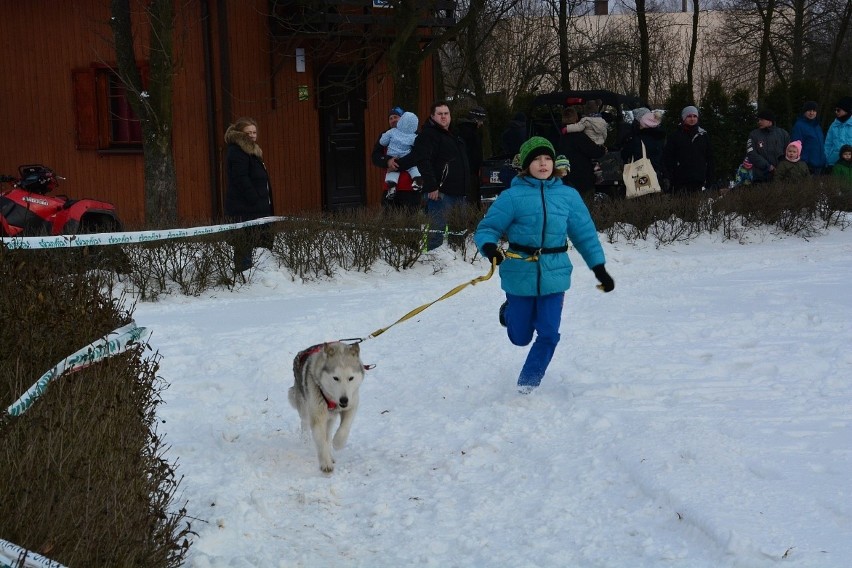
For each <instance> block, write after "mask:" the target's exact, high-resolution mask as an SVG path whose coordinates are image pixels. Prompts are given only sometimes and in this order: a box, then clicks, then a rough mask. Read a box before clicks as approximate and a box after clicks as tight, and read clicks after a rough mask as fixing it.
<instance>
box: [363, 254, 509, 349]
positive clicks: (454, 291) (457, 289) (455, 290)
mask: <svg viewBox="0 0 852 568" xmlns="http://www.w3.org/2000/svg"><path fill="white" fill-rule="evenodd" d="M496 267H497V262H496V261H494V260H492V261H491V269H490V270H489V271H488V274H485V275H483V276H479V277H477V278H474V279H473V280H471V281H470V282H465V283H464V284H459V285H458V286H456V287H455V288H453V289H452V290H450V291H449V292H447V293H446V294H444V295H443V296H441V297H440V298H438V299H437V300H434V301H432V302H429V303H428V304H423V305H422V306H420V307H419V308H415V309H413V310H411V311H410V312H408V313H407V314H405V315H404V316H402V317H401V318H399V319H398V320H396V321H395V322H393V323H392V324H390V325H389V326H387V327H383V328H381V329H377V330H376V331H374V332H373V333H371V334H370V335H369V336H367V338H366V339H372V338H374V337H378V336H380V335H381V334H383V333H384V332H386V331H387V330H389V329H390V328H392V327H393V326H395V325H396V324H398V323H402V322H404V321H405V320H407V319H411V318H413V317H414V316H416V315H417V314H419V313H420V312H422V311H423V310H425V309H426V308H428V307H429V306H431V305H432V304H437V303H438V302H440V301H441V300H446V299H447V298H449V297H450V296H454V295H456V294H458V293H459V292H461V291H462V290H464V289H465V288H467V287H468V286H475V285H477V284H479V283H480V282H485V281H486V280H488V279H489V278H491V277H492V276H493V275H494V269H495V268H496Z"/></svg>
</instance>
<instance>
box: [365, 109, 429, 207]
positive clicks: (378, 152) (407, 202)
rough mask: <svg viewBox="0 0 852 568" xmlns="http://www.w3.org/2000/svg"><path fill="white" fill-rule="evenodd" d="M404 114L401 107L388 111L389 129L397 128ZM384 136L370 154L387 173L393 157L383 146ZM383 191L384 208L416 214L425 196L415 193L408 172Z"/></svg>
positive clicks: (373, 160)
mask: <svg viewBox="0 0 852 568" xmlns="http://www.w3.org/2000/svg"><path fill="white" fill-rule="evenodd" d="M404 114H405V111H404V110H403V109H402V107H400V106H394V107H393V108H391V109H390V111H388V128H389V129H393V128H395V127H396V125H397V124H398V123H399V119H400V118H402V115H404ZM383 135H384V134H380V135H379V137H378V138H376V142H375V144H373V151H372V153H371V154H370V161H371V162H372V163H373V165H374V166H376V167H377V168H381V169H383V170H385V171H387V170H388V160H390V158H391V157H392V156H390V155H389V154H388V152H387V147H386V146H383V145H382V144H381V137H382V136H383ZM383 189H384V198H383V199H382V206H383V207H389V208H392V209H403V210H406V211H411V212H416V211H417V210H418V209H419V208H420V206H421V204H422V200H423V196H422V194H421V193H420V192H419V191H415V189H414V182H413V180H412V179H411V176H410V175H409V173H408V172H407V171H403V172H400V173H399V179H398V180H396V182H395V185H394V187H390V186H389V185H388V184H387V183H385V184H384V187H383ZM391 190H393V191H391Z"/></svg>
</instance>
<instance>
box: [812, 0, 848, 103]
mask: <svg viewBox="0 0 852 568" xmlns="http://www.w3.org/2000/svg"><path fill="white" fill-rule="evenodd" d="M850 20H852V0H846V7H845V8H844V9H843V15H842V16H841V17H840V25H839V26H838V31H837V37H836V38H835V39H834V46H833V47H832V50H831V59H830V60H829V62H828V71H827V72H826V74H825V81H824V82H823V87H822V96H820V99H821V100H820V108H826V107H827V105H828V103H829V101H828V100H827V99H828V97H829V96H830V95H829V94H830V93H831V90H832V87H833V86H834V72H835V69H837V62H838V60H839V59H840V50H841V49H842V48H843V42H844V40H845V39H846V33H847V32H848V31H849V24H850Z"/></svg>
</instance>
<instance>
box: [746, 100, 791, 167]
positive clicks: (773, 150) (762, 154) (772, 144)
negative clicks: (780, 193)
mask: <svg viewBox="0 0 852 568" xmlns="http://www.w3.org/2000/svg"><path fill="white" fill-rule="evenodd" d="M789 143H790V135H789V134H788V133H787V131H786V130H784V129H783V128H778V127H777V126H775V114H774V113H773V112H772V111H771V110H768V109H763V110H761V111H759V112H758V113H757V128H755V129H754V130H752V131H751V133H750V134H749V135H748V143H747V144H746V152H747V155H746V157H747V158H748V159H749V161H750V162H751V163H752V164H753V165H754V167H753V168H752V170H751V171H752V176H753V179H752V182H753V183H761V182H765V181H772V175H773V173H774V172H775V166H777V165H778V162H779V161H780V160H783V159H784V152H786V151H787V144H789Z"/></svg>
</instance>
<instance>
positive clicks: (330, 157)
mask: <svg viewBox="0 0 852 568" xmlns="http://www.w3.org/2000/svg"><path fill="white" fill-rule="evenodd" d="M141 1H142V0H140V4H138V5H136V8H138V9H142V8H141V6H142V4H141ZM384 4H386V2H381V1H378V0H334V1H332V0H321V1H319V2H316V1H314V2H306V1H289V2H288V1H281V0H189V1H185V2H175V9H176V11H177V21H176V25H175V32H174V38H175V43H174V45H175V53H176V55H177V61H178V68H177V72H176V75H175V77H174V98H173V110H174V120H173V138H172V140H173V146H174V155H175V162H176V168H177V178H178V214H179V216H180V218H181V219H182V220H183V221H184V222H204V221H206V220H208V219H218V218H220V217H221V214H222V208H221V207H222V197H223V192H224V182H223V174H224V172H223V165H222V156H223V151H224V142H223V134H224V132H225V129H226V127H227V125H228V124H229V123H231V122H233V121H234V120H235V119H236V118H238V117H240V116H251V117H253V118H255V119H256V120H257V122H258V124H259V133H260V136H259V138H258V143H259V144H260V145H261V147H262V148H263V152H264V159H265V161H266V163H267V167H268V169H269V171H270V178H271V181H272V186H273V199H274V202H275V212H276V214H279V215H281V214H293V213H297V212H299V211H306V210H319V209H326V210H331V209H337V208H344V207H353V206H361V205H375V204H377V203H379V201H380V198H381V180H382V176H383V172H382V171H380V170H379V169H378V168H375V167H374V166H372V165H371V164H370V162H369V154H370V151H371V149H372V146H373V143H374V142H375V140H376V139H377V137H378V136H379V134H381V132H382V131H384V130H385V129H386V128H387V113H388V110H389V109H390V108H391V107H392V106H394V104H395V101H393V85H392V81H391V80H390V78H389V77H388V75H387V74H386V71H385V69H386V67H385V61H384V58H383V57H381V53H382V51H383V50H384V49H386V47H387V46H388V45H389V42H390V34H389V33H384V34H370V33H366V32H365V30H368V29H369V28H370V27H371V26H372V29H376V22H377V21H379V19H380V18H388V13H389V10H391V9H390V8H387V7H383V5H384ZM441 4H443V5H447V6H452V5H453V4H454V3H452V2H443V3H441ZM309 5H310V6H312V7H313V9H312V10H311V11H308V12H306V8H305V7H306V6H309ZM317 7H318V9H317ZM443 15H444V16H446V17H445V18H432V20H431V21H425V20H424V22H423V23H422V28H421V33H422V34H423V36H424V38H426V37H427V36H428V34H429V33H430V27H429V26H435V25H439V24H440V25H448V23H451V18H450V16H451V14H450V13H448V12H446V11H445V12H443ZM431 16H435V14H434V13H433V14H431ZM109 18H110V2H108V1H107V0H73V1H59V0H27V1H23V2H22V1H12V0H0V21H2V22H3V23H4V26H3V33H2V34H0V46H2V47H1V48H0V77H2V80H0V125H2V128H0V173H5V174H10V175H14V174H15V173H16V171H17V167H18V165H20V164H29V163H42V164H45V165H47V166H49V167H51V168H53V169H54V170H55V171H56V172H57V173H58V174H59V175H61V176H63V177H65V178H66V180H65V181H64V182H62V185H61V187H60V189H59V191H60V192H61V193H64V194H67V195H69V196H71V197H93V198H98V199H104V200H107V201H111V202H113V203H115V204H116V206H117V207H118V210H119V214H120V216H121V217H122V219H123V220H124V221H125V222H126V224H127V225H128V226H129V227H138V226H141V224H142V223H143V221H144V202H145V200H144V195H143V182H144V180H143V163H142V161H143V158H142V145H141V141H140V140H139V138H140V136H139V128H138V126H139V125H138V123H135V124H134V123H133V116H132V114H129V113H130V111H129V109H128V108H126V101H125V100H123V91H122V89H123V87H122V86H121V83H120V81H118V80H117V78H116V76H115V74H114V72H113V68H114V66H115V60H116V58H115V53H114V48H113V45H112V33H111V30H110V28H109V25H108V22H109ZM136 19H138V20H139V24H138V25H137V27H136V29H134V32H135V35H136V38H137V44H138V46H137V61H138V62H139V63H140V68H141V70H142V73H143V77H144V76H145V73H146V67H145V66H146V62H145V56H144V54H145V53H146V51H147V49H148V43H147V42H148V33H147V27H146V26H145V25H143V24H144V21H143V20H144V18H135V19H134V22H136ZM282 22H283V24H282ZM370 43H372V45H365V44H370ZM366 47H369V48H370V53H369V54H368V53H367V52H366V51H365V48H366ZM353 70H354V73H353ZM421 73H422V78H421V86H422V87H421V94H420V102H419V105H418V108H417V109H413V110H414V111H415V112H417V114H418V116H419V117H420V118H421V123H422V121H423V119H424V118H425V117H426V114H427V113H428V108H429V104H430V103H431V102H432V98H433V85H434V80H433V66H432V63H431V61H430V60H427V61H426V62H425V63H424V65H423V67H422V69H421ZM353 77H354V79H353ZM122 103H124V105H122Z"/></svg>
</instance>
